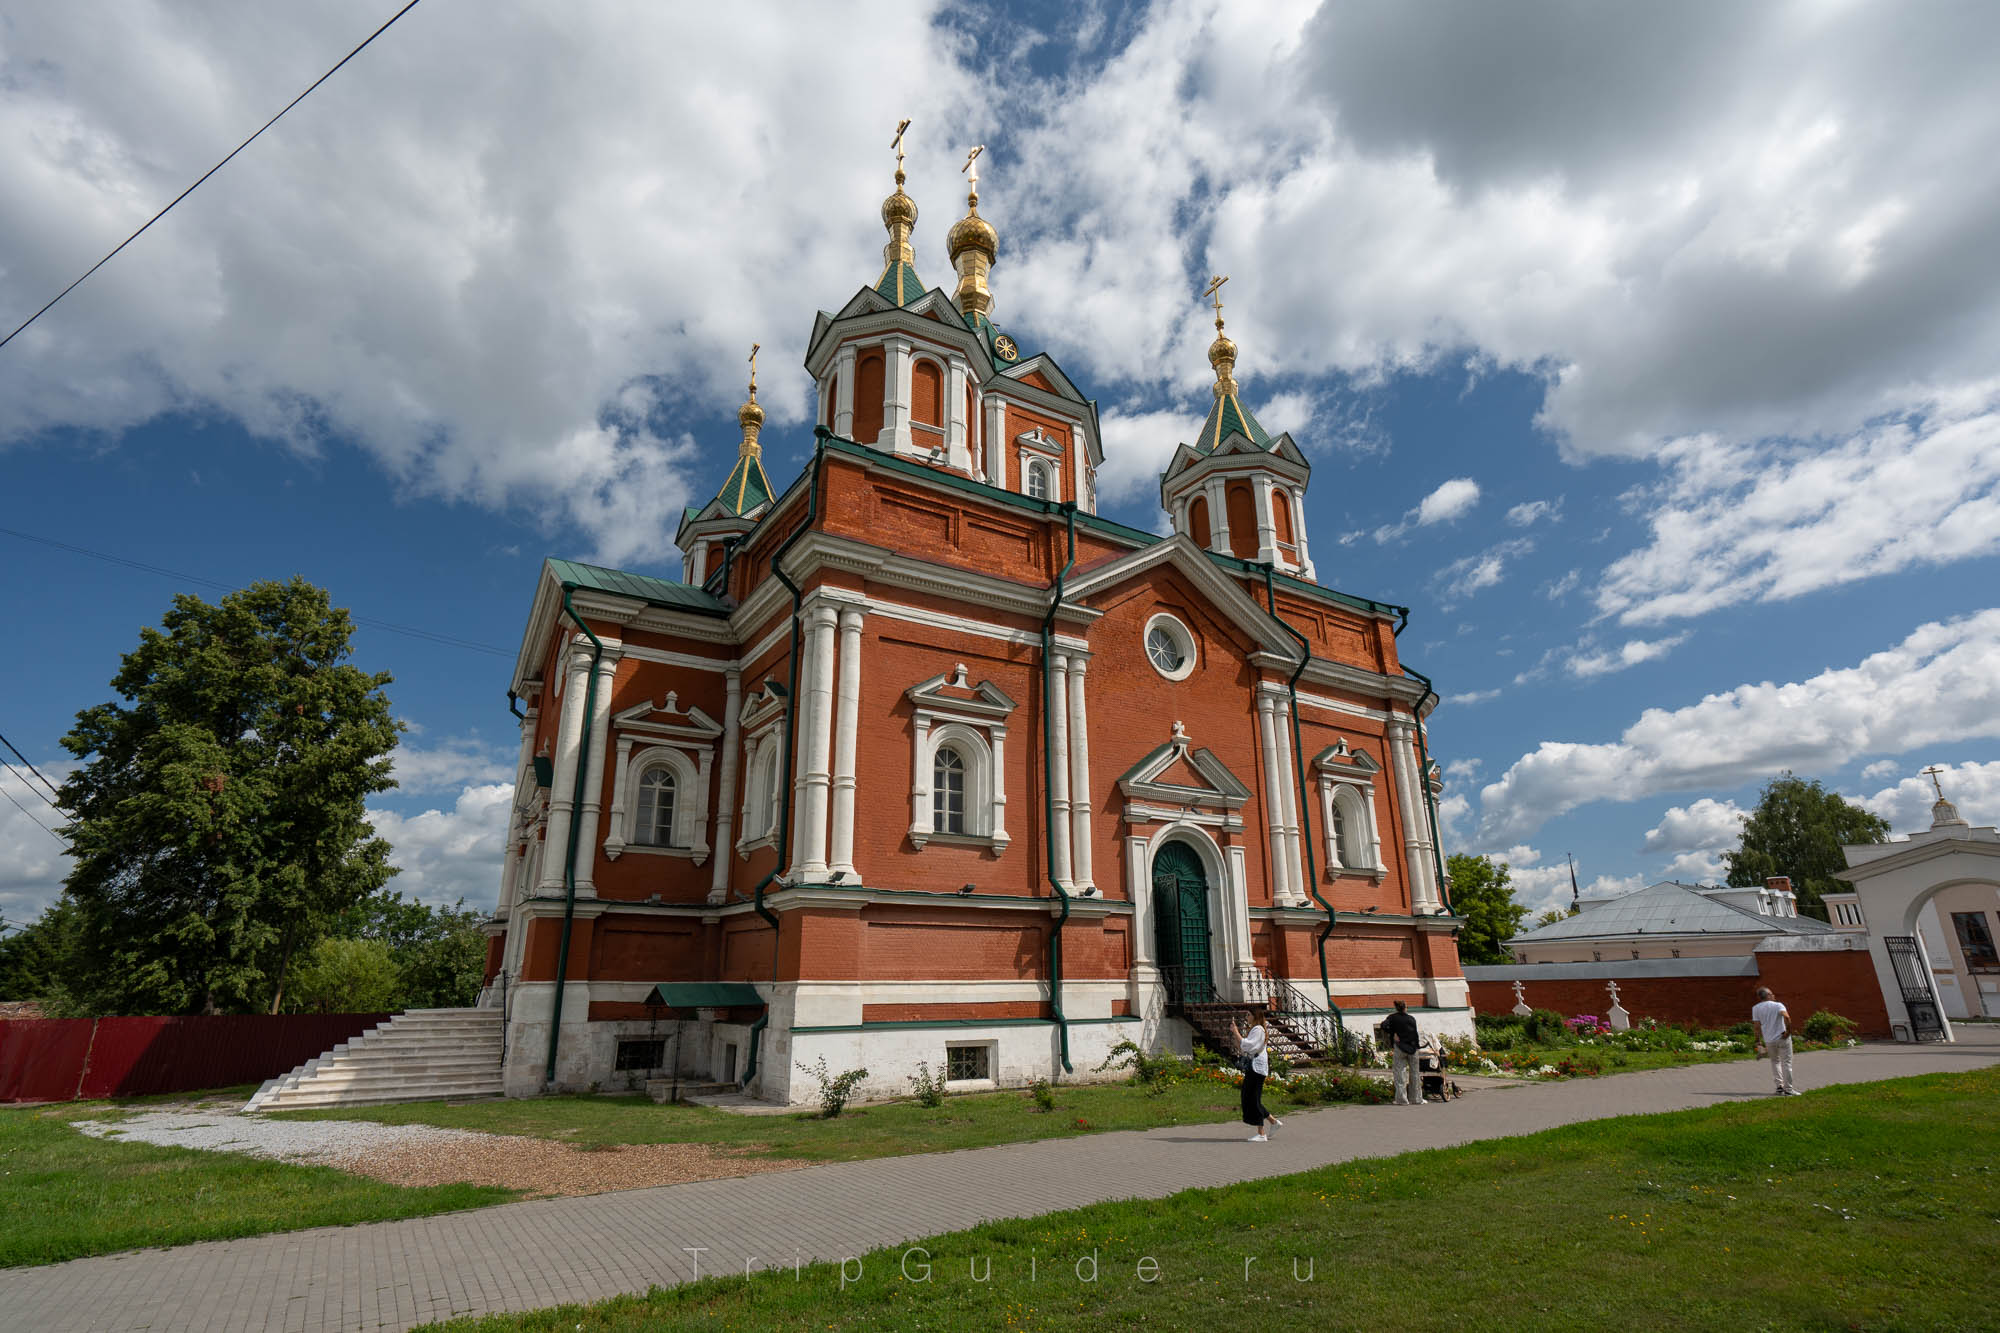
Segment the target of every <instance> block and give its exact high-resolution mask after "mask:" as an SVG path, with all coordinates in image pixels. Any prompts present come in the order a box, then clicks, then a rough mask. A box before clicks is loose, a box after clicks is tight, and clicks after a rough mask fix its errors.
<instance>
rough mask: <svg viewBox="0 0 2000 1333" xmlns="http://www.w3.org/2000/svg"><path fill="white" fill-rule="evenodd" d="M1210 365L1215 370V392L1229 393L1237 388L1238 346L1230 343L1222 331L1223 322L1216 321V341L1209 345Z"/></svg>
mask: <svg viewBox="0 0 2000 1333" xmlns="http://www.w3.org/2000/svg"><path fill="white" fill-rule="evenodd" d="M1208 364H1209V365H1210V366H1212V367H1214V369H1215V391H1216V392H1217V393H1219V394H1220V393H1227V392H1230V391H1231V390H1233V389H1235V387H1236V378H1235V371H1236V344H1235V343H1233V342H1231V341H1229V337H1228V335H1227V334H1225V333H1223V331H1222V321H1221V320H1219V319H1218V320H1217V321H1215V341H1214V342H1212V343H1210V344H1209V345H1208Z"/></svg>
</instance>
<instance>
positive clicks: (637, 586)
mask: <svg viewBox="0 0 2000 1333" xmlns="http://www.w3.org/2000/svg"><path fill="white" fill-rule="evenodd" d="M549 570H550V572H551V573H553V574H554V575H555V576H556V581H557V582H558V583H574V584H575V585H576V586H577V587H579V588H595V589H596V590H597V591H599V592H609V593H616V594H617V595H619V596H620V597H636V598H638V599H639V600H640V601H642V602H651V603H652V604H653V605H654V606H664V607H666V608H668V609H669V610H673V611H695V612H699V613H702V614H705V615H711V616H726V615H728V614H729V608H728V607H726V606H724V605H723V604H722V603H721V601H720V600H718V599H717V598H716V597H715V595H714V594H713V593H710V592H706V591H704V590H702V589H700V588H697V587H695V586H694V585H693V584H691V583H675V582H673V581H672V580H670V579H660V578H654V577H653V576H652V575H651V574H628V573H626V572H625V571H624V570H620V569H605V568H603V567H602V566H599V565H586V564H583V563H581V562H579V561H575V560H555V559H551V560H550V561H549Z"/></svg>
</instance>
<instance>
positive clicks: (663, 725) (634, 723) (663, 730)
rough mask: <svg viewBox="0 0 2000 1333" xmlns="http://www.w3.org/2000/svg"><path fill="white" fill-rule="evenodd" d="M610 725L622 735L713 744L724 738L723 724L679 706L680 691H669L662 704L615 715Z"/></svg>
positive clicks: (694, 709)
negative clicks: (640, 735) (709, 742)
mask: <svg viewBox="0 0 2000 1333" xmlns="http://www.w3.org/2000/svg"><path fill="white" fill-rule="evenodd" d="M611 725H612V726H613V727H614V728H616V729H617V730H620V731H636V732H640V733H642V734H644V735H648V736H665V737H670V738H672V739H674V740H688V741H712V740H714V739H715V738H716V737H717V736H720V735H721V734H722V724H721V723H719V722H717V721H716V720H715V719H714V718H712V717H710V716H709V715H708V714H707V713H704V712H703V711H702V710H701V709H699V708H697V707H694V706H692V705H690V706H689V707H687V708H682V707H681V706H680V695H679V693H678V692H677V691H671V690H670V691H668V693H667V697H666V698H665V699H663V700H661V701H660V702H659V703H657V704H656V703H654V702H653V701H652V700H651V699H643V700H641V701H640V702H639V703H637V704H635V705H634V706H632V707H631V708H628V709H626V710H625V711H624V712H622V713H617V714H614V715H613V716H612V718H611Z"/></svg>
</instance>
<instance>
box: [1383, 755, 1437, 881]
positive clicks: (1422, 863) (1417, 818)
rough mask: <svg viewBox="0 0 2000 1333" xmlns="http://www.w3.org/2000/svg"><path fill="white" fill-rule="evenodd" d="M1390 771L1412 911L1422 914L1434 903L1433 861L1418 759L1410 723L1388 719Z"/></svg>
mask: <svg viewBox="0 0 2000 1333" xmlns="http://www.w3.org/2000/svg"><path fill="white" fill-rule="evenodd" d="M1388 730H1389V771H1390V772H1391V773H1393V774H1394V775H1395V779H1396V804H1397V805H1398V807H1400V813H1401V817H1402V822H1403V858H1404V864H1405V865H1407V866H1408V867H1409V877H1410V910H1411V911H1413V912H1416V913H1418V914H1419V915H1421V914H1422V913H1424V912H1426V911H1427V910H1429V908H1430V907H1431V906H1432V904H1433V903H1434V902H1435V895H1434V893H1433V891H1432V887H1431V866H1430V858H1429V856H1428V855H1426V850H1427V849H1426V847H1425V843H1426V841H1427V840H1426V839H1425V838H1424V837H1423V835H1422V831H1421V830H1422V826H1423V818H1424V815H1423V801H1422V798H1421V797H1419V796H1418V794H1417V779H1416V773H1415V769H1416V759H1415V757H1414V756H1413V755H1412V754H1411V752H1410V724H1409V723H1408V722H1407V721H1405V720H1404V719H1403V718H1401V717H1393V718H1391V719H1389V728H1388Z"/></svg>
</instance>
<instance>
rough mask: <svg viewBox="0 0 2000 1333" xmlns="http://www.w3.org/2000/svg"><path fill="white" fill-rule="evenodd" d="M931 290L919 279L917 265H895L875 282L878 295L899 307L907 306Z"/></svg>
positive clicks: (883, 271)
mask: <svg viewBox="0 0 2000 1333" xmlns="http://www.w3.org/2000/svg"><path fill="white" fill-rule="evenodd" d="M929 290H930V289H929V288H928V287H926V286H924V284H923V280H922V279H920V278H919V277H917V266H916V265H915V264H903V263H895V264H891V265H889V266H888V267H887V268H885V269H883V270H882V276H881V277H879V278H877V279H876V280H875V291H876V294H877V295H880V296H884V297H887V298H888V299H889V300H891V301H894V302H895V303H896V304H897V305H899V306H906V305H908V304H909V303H910V302H912V301H914V300H916V299H917V298H918V297H919V296H922V295H923V294H924V293H925V292H927V291H929Z"/></svg>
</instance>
